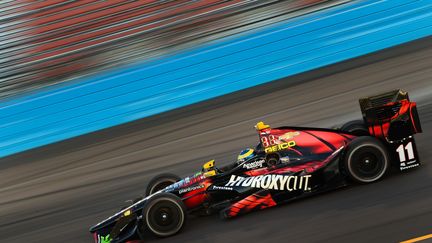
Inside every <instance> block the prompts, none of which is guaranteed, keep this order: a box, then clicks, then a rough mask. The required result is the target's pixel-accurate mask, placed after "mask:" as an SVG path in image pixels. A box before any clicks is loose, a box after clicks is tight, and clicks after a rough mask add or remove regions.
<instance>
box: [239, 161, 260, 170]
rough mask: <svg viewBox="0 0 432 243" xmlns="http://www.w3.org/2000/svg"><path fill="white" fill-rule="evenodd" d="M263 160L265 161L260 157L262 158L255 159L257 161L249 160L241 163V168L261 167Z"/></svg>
mask: <svg viewBox="0 0 432 243" xmlns="http://www.w3.org/2000/svg"><path fill="white" fill-rule="evenodd" d="M264 162H265V160H263V159H262V160H257V161H254V162H251V163H245V164H243V168H246V169H248V170H250V169H256V168H261V167H263V164H264Z"/></svg>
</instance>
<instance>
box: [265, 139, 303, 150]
mask: <svg viewBox="0 0 432 243" xmlns="http://www.w3.org/2000/svg"><path fill="white" fill-rule="evenodd" d="M294 146H296V143H295V141H289V142H286V143H280V144H276V145H273V146H270V147H267V148H265V149H264V151H265V152H266V153H273V152H277V151H280V150H284V149H287V148H291V147H294Z"/></svg>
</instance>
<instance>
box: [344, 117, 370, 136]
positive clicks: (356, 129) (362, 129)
mask: <svg viewBox="0 0 432 243" xmlns="http://www.w3.org/2000/svg"><path fill="white" fill-rule="evenodd" d="M340 130H341V131H342V132H346V133H351V134H354V135H356V136H368V135H370V134H369V130H368V128H367V126H366V124H365V123H364V121H363V120H354V121H349V122H347V123H345V124H344V125H342V127H341V128H340Z"/></svg>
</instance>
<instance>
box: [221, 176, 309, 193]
mask: <svg viewBox="0 0 432 243" xmlns="http://www.w3.org/2000/svg"><path fill="white" fill-rule="evenodd" d="M311 177H312V176H311V175H305V176H285V175H260V176H251V177H242V176H236V175H231V178H230V180H229V181H228V183H227V184H226V185H225V186H242V187H254V188H262V189H269V190H288V191H293V190H304V191H308V190H310V188H309V178H311Z"/></svg>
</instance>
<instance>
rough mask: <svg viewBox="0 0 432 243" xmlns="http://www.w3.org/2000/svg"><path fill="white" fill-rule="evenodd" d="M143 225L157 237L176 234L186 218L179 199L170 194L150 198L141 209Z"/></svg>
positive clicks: (184, 209)
mask: <svg viewBox="0 0 432 243" xmlns="http://www.w3.org/2000/svg"><path fill="white" fill-rule="evenodd" d="M142 214H143V223H144V225H145V226H146V228H147V229H148V230H149V231H150V232H151V233H153V234H154V235H156V236H158V237H168V236H171V235H174V234H176V233H178V232H179V231H180V230H181V229H182V228H183V226H184V224H185V222H186V218H187V211H186V206H185V205H184V203H183V202H182V200H181V199H180V198H178V197H177V196H175V195H173V194H170V193H159V194H157V195H154V196H152V197H151V198H150V199H149V201H148V202H147V203H146V205H145V206H144V209H143V213H142Z"/></svg>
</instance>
